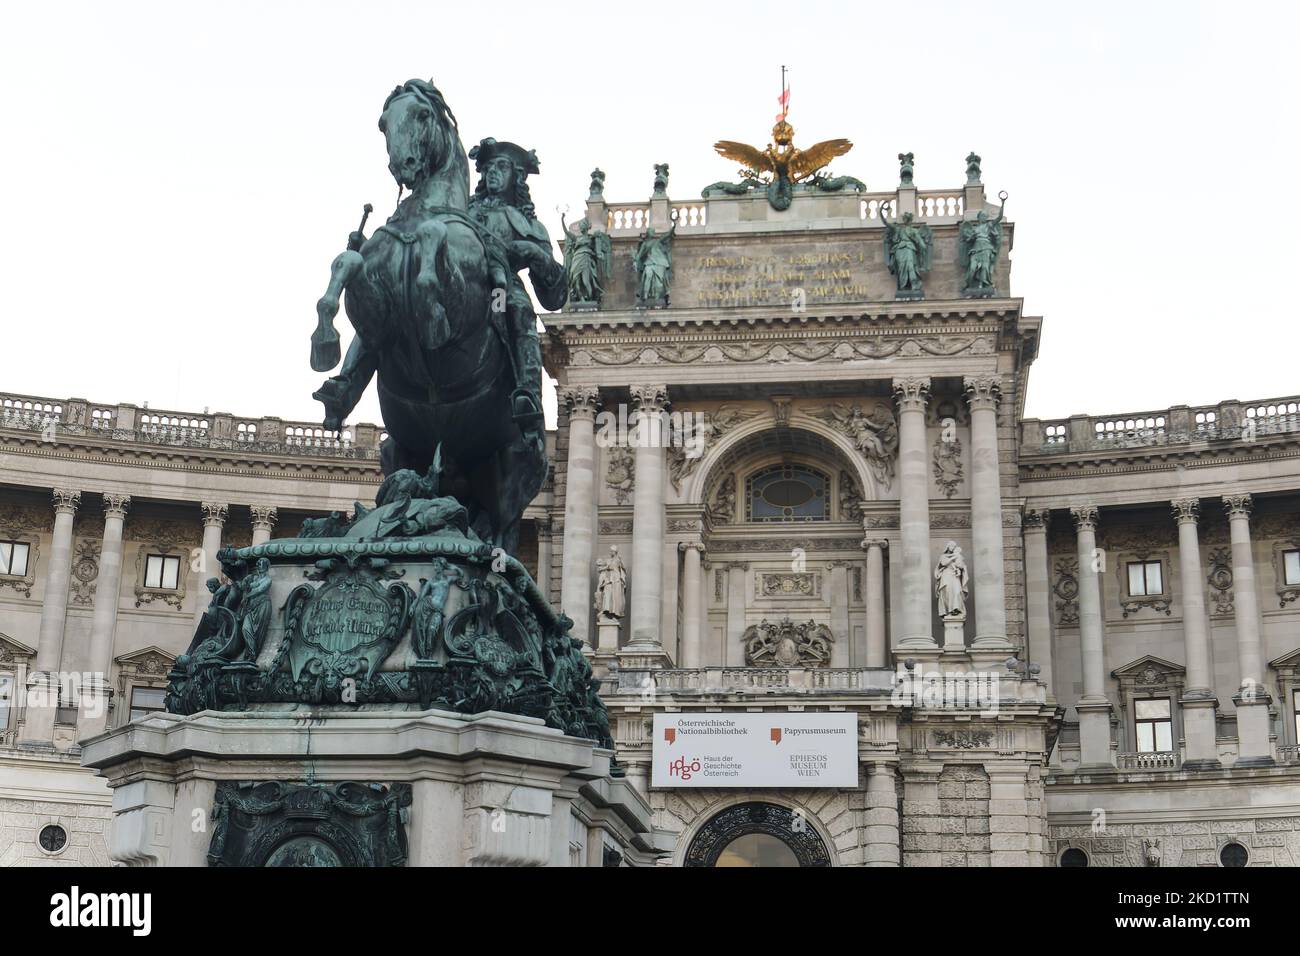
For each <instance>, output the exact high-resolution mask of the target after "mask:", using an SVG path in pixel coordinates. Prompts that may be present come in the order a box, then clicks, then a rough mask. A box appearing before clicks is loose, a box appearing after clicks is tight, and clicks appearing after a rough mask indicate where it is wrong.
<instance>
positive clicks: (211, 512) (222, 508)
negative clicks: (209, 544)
mask: <svg viewBox="0 0 1300 956" xmlns="http://www.w3.org/2000/svg"><path fill="white" fill-rule="evenodd" d="M199 507H200V508H202V509H203V527H205V528H213V527H216V528H220V527H222V526H224V525H225V523H226V512H227V508H226V505H225V504H224V503H222V502H220V501H204V502H202V503H201V504H200V505H199Z"/></svg>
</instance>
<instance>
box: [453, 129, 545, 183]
mask: <svg viewBox="0 0 1300 956" xmlns="http://www.w3.org/2000/svg"><path fill="white" fill-rule="evenodd" d="M498 156H504V157H506V158H507V159H509V160H510V161H511V162H512V163H514V164H515V167H516V168H518V169H521V170H523V172H524V175H525V176H528V175H530V174H532V173H536V172H538V168H537V151H536V150H532V149H524V148H523V147H522V146H520V145H518V144H517V143H502V142H498V141H497V140H495V139H493V138H492V137H491V136H489V137H488V138H487V139H482V140H479V144H478V145H477V146H475V147H473V148H472V149H470V151H469V158H470V159H472V160H474V168H475V169H476V170H478V171H479V172H480V173H481V172H483V170H484V168H486V166H487V164H488V163H490V162H492V160H494V159H496V158H497V157H498Z"/></svg>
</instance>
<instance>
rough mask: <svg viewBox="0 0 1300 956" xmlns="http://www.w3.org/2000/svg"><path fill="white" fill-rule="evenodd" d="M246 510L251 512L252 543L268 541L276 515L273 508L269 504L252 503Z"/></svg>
mask: <svg viewBox="0 0 1300 956" xmlns="http://www.w3.org/2000/svg"><path fill="white" fill-rule="evenodd" d="M248 510H249V511H251V512H252V514H253V544H255V545H256V544H262V543H263V542H265V541H270V540H271V529H272V528H273V527H275V521H276V518H277V517H278V515H277V513H276V510H275V508H273V507H271V506H270V505H253V506H252V507H250V508H249V509H248Z"/></svg>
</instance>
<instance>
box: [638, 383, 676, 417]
mask: <svg viewBox="0 0 1300 956" xmlns="http://www.w3.org/2000/svg"><path fill="white" fill-rule="evenodd" d="M630 391H631V392H632V407H633V408H635V409H636V410H637V411H640V412H647V413H654V412H662V411H663V410H664V409H665V408H667V407H668V386H667V385H633V386H631V389H630Z"/></svg>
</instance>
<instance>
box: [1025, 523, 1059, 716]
mask: <svg viewBox="0 0 1300 956" xmlns="http://www.w3.org/2000/svg"><path fill="white" fill-rule="evenodd" d="M1051 518H1052V513H1051V512H1050V511H1038V510H1036V509H1033V508H1026V509H1025V517H1024V525H1023V527H1024V536H1025V617H1026V621H1025V624H1026V627H1027V629H1028V632H1029V650H1028V654H1029V662H1030V663H1032V664H1037V665H1038V666H1039V668H1040V670H1039V672H1038V679H1039V680H1041V681H1042V682H1043V683H1044V684H1046V685H1047V696H1048V697H1049V698H1050V697H1052V696H1053V694H1054V693H1055V692H1054V690H1053V681H1052V603H1051V594H1052V584H1051V569H1050V568H1049V567H1048V564H1047V526H1048V524H1050V523H1051Z"/></svg>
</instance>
